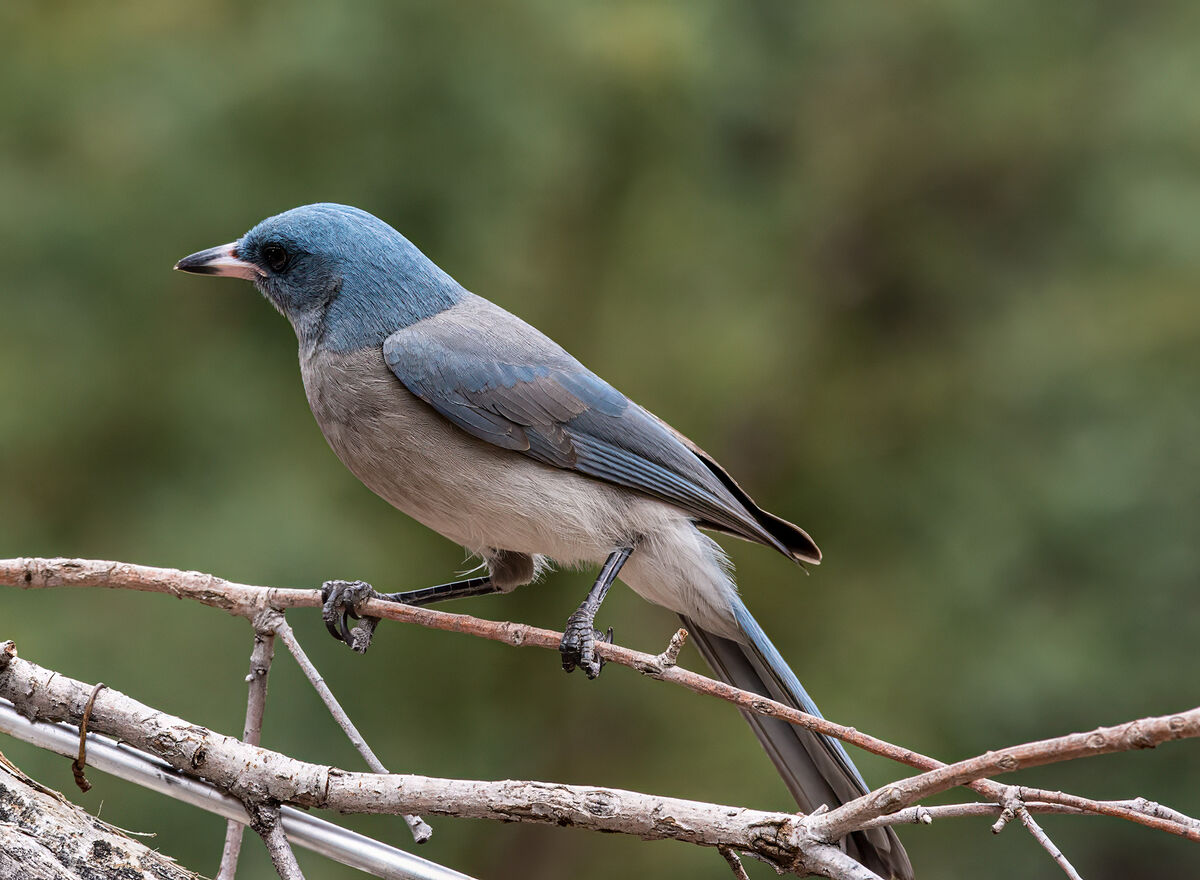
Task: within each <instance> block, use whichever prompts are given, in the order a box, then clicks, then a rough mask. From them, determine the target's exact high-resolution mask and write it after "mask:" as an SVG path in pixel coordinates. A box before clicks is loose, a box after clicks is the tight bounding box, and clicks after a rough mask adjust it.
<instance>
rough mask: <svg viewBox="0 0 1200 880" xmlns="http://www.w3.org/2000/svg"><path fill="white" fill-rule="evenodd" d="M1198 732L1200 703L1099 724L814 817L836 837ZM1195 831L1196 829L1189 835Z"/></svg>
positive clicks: (952, 767)
mask: <svg viewBox="0 0 1200 880" xmlns="http://www.w3.org/2000/svg"><path fill="white" fill-rule="evenodd" d="M1196 736H1200V707H1198V708H1195V709H1190V710H1188V711H1186V712H1180V713H1178V714H1174V715H1162V716H1159V717H1156V718H1141V719H1138V720H1136V721H1128V722H1126V723H1125V724H1118V725H1116V726H1114V727H1098V728H1096V729H1095V730H1093V731H1091V732H1087V733H1071V734H1067V735H1066V736H1059V737H1054V738H1053V739H1044V740H1039V741H1037V742H1031V743H1025V744H1024V745H1019V746H1012V747H1010V748H1007V749H1000V750H999V751H994V752H988V753H987V754H984V755H979V756H978V757H975V758H969V759H967V760H965V761H959V762H958V763H956V764H948V765H946V766H944V767H939V768H938V769H936V770H930V771H929V772H928V773H922V774H920V775H918V776H912V777H909V778H908V779H903V780H900V781H899V782H893V783H891V784H890V785H887V786H884V787H883V788H880V789H877V790H875V791H872V792H869V793H868V794H865V795H863V796H862V797H859V798H855V799H854V800H852V801H849V802H848V803H845V804H843V805H842V806H840V807H838V808H837V809H834V810H830V811H829V812H827V813H823V814H822V815H820V816H815V817H813V823H814V825H815V826H818V827H820V828H821V829H822V830H823V832H824V833H825V834H827V835H828V836H829V837H830V839H834V840H836V839H838V838H840V837H842V835H844V834H847V833H849V832H850V831H853V830H855V829H857V828H859V827H861V824H862V822H864V821H867V820H870V819H874V818H877V817H879V816H882V815H885V814H886V813H892V812H895V811H896V810H899V809H901V808H903V807H906V806H908V805H909V804H912V803H915V802H916V801H919V800H921V799H923V798H927V797H929V796H930V795H934V794H937V793H938V792H942V791H945V790H947V789H949V788H953V787H954V786H956V785H963V784H965V783H969V782H973V781H975V780H977V779H980V778H982V777H984V776H993V775H996V774H1000V773H1011V772H1012V771H1014V770H1022V769H1024V768H1026V767H1038V766H1041V765H1043V764H1054V763H1059V762H1062V761H1071V760H1074V759H1076V758H1084V757H1090V756H1092V755H1106V754H1111V753H1113V752H1127V751H1133V750H1134V749H1149V748H1154V747H1155V746H1157V745H1161V744H1162V743H1165V742H1169V741H1171V740H1176V739H1185V738H1189V737H1196ZM1194 833H1195V832H1194V830H1191V831H1190V833H1189V834H1188V835H1184V836H1191V834H1194Z"/></svg>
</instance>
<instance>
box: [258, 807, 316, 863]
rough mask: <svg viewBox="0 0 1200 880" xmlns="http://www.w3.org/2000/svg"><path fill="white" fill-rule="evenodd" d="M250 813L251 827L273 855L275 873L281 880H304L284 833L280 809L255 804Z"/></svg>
mask: <svg viewBox="0 0 1200 880" xmlns="http://www.w3.org/2000/svg"><path fill="white" fill-rule="evenodd" d="M249 812H250V827H251V828H253V829H254V830H255V832H256V833H257V834H258V836H259V837H261V838H262V839H263V843H265V844H266V846H267V852H269V853H270V854H271V864H273V865H274V866H275V872H276V873H277V874H279V877H280V880H304V872H302V871H301V870H300V863H299V862H297V861H296V854H295V853H294V852H292V847H291V845H290V844H289V843H288V841H287V835H286V834H284V833H283V822H281V821H280V819H279V807H272V806H267V805H265V804H255V805H254V806H252V807H250V808H249Z"/></svg>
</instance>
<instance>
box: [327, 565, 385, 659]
mask: <svg viewBox="0 0 1200 880" xmlns="http://www.w3.org/2000/svg"><path fill="white" fill-rule="evenodd" d="M374 594H375V590H374V589H373V588H372V587H371V585H370V584H368V583H365V582H364V581H326V582H325V583H324V584H322V585H321V602H322V606H321V619H322V620H324V621H325V629H327V630H329V634H330V635H331V636H333V637H334V638H335V639H337V640H338V641H339V642H345V643H346V644H347V645H351V646H353V645H354V637H353V636H352V635H351V632H350V626H349V623H348V621H349V619H350V618H353V619H354V620H360V619H361V618H360V617H359V614H358V610H357V609H358V606H359V604H360V603H362V602H363V601H364V600H365V599H368V598H370V597H371V596H372V595H374Z"/></svg>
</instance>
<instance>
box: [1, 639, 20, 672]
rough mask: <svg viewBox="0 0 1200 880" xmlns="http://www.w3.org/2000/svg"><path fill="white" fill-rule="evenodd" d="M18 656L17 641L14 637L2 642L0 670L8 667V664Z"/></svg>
mask: <svg viewBox="0 0 1200 880" xmlns="http://www.w3.org/2000/svg"><path fill="white" fill-rule="evenodd" d="M16 656H17V643H16V642H14V641H13V640H12V639H8V640H7V641H4V642H0V672H3V671H4V670H6V669H8V664H9V663H11V662H12V659H13V657H16Z"/></svg>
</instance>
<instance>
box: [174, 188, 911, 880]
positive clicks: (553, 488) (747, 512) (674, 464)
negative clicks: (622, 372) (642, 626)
mask: <svg viewBox="0 0 1200 880" xmlns="http://www.w3.org/2000/svg"><path fill="white" fill-rule="evenodd" d="M175 268H176V269H181V270H183V271H185V272H194V273H198V274H203V275H230V276H233V277H237V278H244V279H246V280H248V281H253V282H254V284H255V286H256V287H257V288H258V289H259V290H260V291H261V292H262V293H263V295H264V296H266V298H267V299H268V300H270V301H271V303H272V304H273V305H274V306H275V307H276V308H277V309H278V310H279V311H280V312H281V313H282V314H283V316H284V317H286V318H287V319H288V320H289V321H290V322H291V324H292V327H293V329H294V330H295V331H296V336H297V338H298V339H299V343H300V373H301V375H302V377H303V379H304V390H305V392H306V393H307V395H308V402H309V404H310V405H311V407H312V411H313V415H314V416H316V419H317V423H318V424H319V425H320V427H321V431H322V432H323V433H324V435H325V439H326V440H328V441H329V445H330V446H331V447H332V448H333V451H334V452H335V453H337V455H338V457H339V458H340V459H341V460H342V462H343V463H344V464H345V465H346V467H348V468H349V469H350V470H351V471H352V472H353V473H354V475H355V476H357V477H358V478H359V479H360V480H361V481H362V482H363V483H365V484H366V485H367V486H368V487H369V488H370V489H371V490H372V491H374V492H375V493H376V494H378V495H380V496H381V497H383V498H384V499H386V500H387V501H388V502H390V503H391V504H392V505H394V506H395V507H397V508H399V509H400V510H402V511H403V512H405V513H407V514H408V515H409V516H411V517H413V518H414V519H416V520H418V521H419V522H421V523H423V524H425V525H426V526H428V527H429V528H431V529H433V530H434V531H436V532H438V533H440V534H442V535H444V536H445V537H447V538H449V539H450V540H451V541H454V542H456V543H458V544H461V545H462V546H463V547H465V548H466V549H467V550H468V551H470V552H471V553H474V554H478V555H479V556H480V557H482V558H483V560H484V562H485V563H486V564H487V575H486V576H484V577H475V578H471V579H469V580H466V581H458V582H456V583H451V584H444V585H441V586H437V587H429V588H426V589H423V590H414V591H411V592H406V593H394V594H388V595H385V596H383V597H382V598H387V599H393V600H396V601H403V602H408V603H410V604H426V603H429V602H433V601H438V600H441V599H446V598H454V597H459V596H466V595H479V594H483V593H490V592H507V591H509V590H512V589H514V588H515V587H518V586H521V585H523V584H527V583H530V582H531V581H533V580H534V579H535V578H537V577H538V576H539V574H540V573H541V572H542V570H543V568H544V567H545V566H546V565H547V563H548V561H551V560H552V561H554V562H556V563H559V564H563V565H588V564H591V565H600V566H602V568H601V573H600V576H599V578H598V579H597V581H596V583H595V585H594V586H593V587H592V589H591V590H590V591H589V593H588V595H587V597H586V598H585V599H584V601H583V603H582V604H581V605H580V606H579V608H578V610H577V611H575V613H574V614H572V615H571V617H570V618H569V620H568V622H567V626H566V628H565V630H566V631H565V635H564V637H563V644H562V646H561V652H562V657H563V665H564V667H565V668H566V669H567V670H568V671H570V670H571V669H573V668H574V667H576V666H579V667H580V668H582V669H583V670H584V671H585V672H586V673H587V674H588V676H589V677H595V675H596V674H597V673H598V672H599V670H600V662H599V659H598V658H597V656H596V653H595V643H596V641H597V640H599V639H603V638H605V636H604V635H602V634H601V633H599V632H597V631H596V630H595V628H594V626H595V625H594V619H595V616H596V612H597V610H598V609H599V607H600V603H601V601H602V600H603V598H604V595H605V593H606V592H607V591H608V588H609V586H611V584H612V582H613V581H614V580H615V578H616V577H617V575H618V574H619V575H620V578H621V580H622V581H624V582H625V583H626V584H628V585H629V586H630V587H632V588H633V590H634V591H636V592H637V593H639V594H640V595H642V596H643V597H645V598H646V599H648V600H649V601H651V602H653V603H655V604H658V605H662V606H664V607H666V608H669V609H670V610H672V611H674V612H676V613H677V614H679V616H680V617H681V618H682V619H683V621H684V625H685V626H686V627H687V629H688V631H689V633H691V635H692V636H693V638H694V639H695V642H696V644H697V646H698V647H699V650H700V653H701V654H702V655H703V656H704V659H705V660H706V661H707V662H708V663H709V665H710V666H712V668H713V671H714V672H715V673H716V674H717V675H718V676H720V677H721V678H722V679H723V680H724V681H726V682H729V683H730V684H732V685H735V686H736V687H739V688H743V689H746V690H751V691H754V692H756V693H759V694H762V695H764V696H767V697H771V698H772V699H775V700H778V701H780V702H782V703H786V704H788V705H790V706H793V707H795V708H797V709H801V710H803V711H805V712H808V713H810V714H813V715H816V714H819V713H818V710H817V707H816V705H815V704H814V703H813V701H812V699H811V698H810V697H809V695H808V693H807V692H806V691H805V690H804V688H803V687H802V686H801V684H800V682H799V681H798V680H797V678H796V676H795V674H794V673H793V672H792V670H791V669H790V668H788V665H787V664H786V663H785V662H784V660H783V658H782V657H781V656H780V655H779V652H778V651H777V650H776V649H775V646H774V645H772V644H771V642H770V640H768V638H767V637H766V635H765V634H764V633H763V631H762V628H761V627H760V626H759V625H758V623H757V622H756V621H755V620H754V618H753V617H751V616H750V612H749V611H748V610H747V609H746V606H745V605H744V604H743V603H742V600H741V599H740V598H739V597H738V593H737V588H736V586H735V584H734V581H733V578H732V576H731V573H730V566H729V564H728V561H727V559H726V556H725V554H724V552H723V551H722V549H721V547H720V546H719V545H718V544H717V543H716V542H715V541H713V540H712V539H711V538H710V537H708V536H707V535H706V534H705V533H704V532H703V531H701V530H702V529H705V530H709V531H716V532H721V533H724V534H727V535H734V536H736V537H739V538H744V539H746V540H748V541H753V542H756V543H759V544H764V545H766V546H768V547H772V548H774V549H775V550H777V551H779V552H780V553H782V554H783V555H784V556H786V557H788V558H789V559H791V560H793V561H794V562H796V563H805V562H808V563H812V564H816V563H818V562H820V559H821V551H820V550H818V549H817V545H816V544H815V543H813V540H812V539H811V538H810V537H809V536H808V535H807V534H806V533H805V532H804V531H803V530H802V529H800V528H798V527H797V526H794V525H792V524H791V523H789V522H786V521H784V520H782V519H780V518H778V517H776V516H773V515H771V514H770V513H767V512H766V511H764V510H763V509H761V508H760V507H759V506H758V505H757V504H755V503H754V501H753V500H752V499H751V498H750V496H749V495H748V494H746V492H745V491H744V490H743V489H742V488H741V487H740V486H739V485H738V484H737V483H735V482H734V481H733V478H732V477H730V476H729V474H727V473H726V472H725V470H724V469H723V468H722V467H721V466H720V465H719V464H717V463H716V461H714V460H713V459H712V457H711V456H709V455H708V454H707V453H705V452H704V451H703V450H702V449H700V447H698V446H697V445H696V444H694V443H692V442H691V441H690V440H688V439H687V438H686V437H684V436H683V435H682V434H680V433H679V432H678V431H676V430H675V429H674V428H672V427H671V426H670V425H668V424H667V423H666V422H664V421H662V420H661V419H659V418H658V417H657V416H655V415H654V414H653V413H650V412H649V411H647V410H645V409H643V408H642V407H640V406H638V405H637V404H636V403H633V402H632V401H631V400H629V398H627V397H626V396H625V395H624V394H622V393H621V392H619V391H617V390H616V389H615V388H613V387H612V386H611V385H609V384H608V383H607V382H605V381H604V380H603V379H601V378H600V377H599V376H597V375H596V374H595V373H593V372H591V371H590V370H588V369H587V368H586V367H585V366H583V364H581V363H580V362H579V361H577V360H576V359H575V358H573V357H571V355H569V354H568V353H567V352H566V351H565V350H563V349H562V348H561V347H560V346H559V345H557V344H555V343H554V342H553V341H552V340H550V339H549V338H548V337H546V336H545V335H543V334H542V333H540V332H539V331H538V330H536V329H535V328H533V327H531V326H530V325H529V324H527V323H525V322H524V321H522V320H521V319H520V318H518V317H516V316H515V315H512V314H510V313H509V312H507V311H505V310H504V309H502V308H500V307H499V306H497V305H495V304H493V303H491V302H489V301H488V300H486V299H483V298H482V297H479V296H476V295H475V294H473V293H470V292H469V291H467V290H465V289H464V288H463V287H462V286H461V285H459V284H458V283H457V282H456V281H455V280H454V279H453V278H451V277H450V276H449V275H447V274H446V273H445V272H443V271H442V270H441V269H440V268H438V266H436V265H435V264H434V263H433V262H432V261H431V260H430V259H428V258H427V257H426V256H425V255H424V254H423V253H421V251H419V250H418V249H417V248H416V247H415V246H414V245H413V244H412V243H411V242H410V241H409V240H408V239H406V238H405V237H404V236H402V235H401V234H400V233H398V232H396V230H394V229H393V228H392V227H391V226H389V225H388V224H386V223H384V222H383V221H382V220H379V219H378V218H376V217H374V216H372V215H371V214H368V213H367V212H365V211H361V210H359V209H357V208H351V207H347V206H344V205H334V204H317V205H308V206H305V207H301V208H295V209H293V210H291V211H287V212H285V213H283V214H279V215H277V216H275V217H271V218H268V219H267V220H264V221H263V222H261V223H259V224H258V225H257V226H255V227H254V228H253V229H251V230H250V231H249V232H247V233H246V234H245V235H243V236H242V237H241V238H240V239H238V240H237V241H235V242H233V243H231V244H227V245H222V246H220V247H215V248H210V249H209V250H205V251H201V252H199V253H196V254H192V255H191V256H189V257H186V258H184V259H182V260H180V261H179V263H178V264H177V265H176V266H175ZM326 594H327V598H328V601H327V604H326V621H327V623H330V624H331V630H333V631H334V633H335V635H337V634H339V633H340V634H341V635H342V636H343V637H345V636H348V635H349V634H348V632H347V630H346V624H345V615H346V614H347V613H352V612H353V611H354V608H355V606H356V604H357V603H358V602H360V601H361V600H362V599H363V598H365V597H366V596H367V595H377V594H375V593H374V592H373V591H371V590H370V588H369V587H367V586H366V585H363V584H358V583H353V582H336V581H335V582H330V583H329V584H327V586H326ZM339 609H341V617H340V618H339V616H338V612H339ZM609 637H610V638H611V631H610V632H609ZM746 717H747V720H748V721H749V723H750V725H751V726H752V727H753V728H754V732H755V733H756V734H757V735H758V738H759V739H760V740H761V741H762V744H763V746H764V748H765V749H766V751H767V753H768V754H769V755H770V757H771V760H772V761H773V762H774V763H775V766H776V767H777V768H778V770H779V773H780V775H781V776H782V777H783V780H784V782H785V783H786V785H787V787H788V788H789V789H790V791H791V793H792V795H793V796H794V797H795V798H796V801H797V803H798V804H799V806H800V808H801V809H802V810H804V811H806V812H810V811H812V810H814V809H816V808H818V807H820V806H821V805H822V804H825V805H828V806H829V807H834V806H837V805H838V804H842V803H844V802H846V801H848V800H850V799H852V798H855V797H858V796H859V795H861V794H863V793H865V792H866V791H867V787H866V784H865V783H864V782H863V779H862V777H861V776H860V775H859V773H858V771H857V769H856V768H855V766H854V764H853V763H852V762H851V760H850V758H849V756H848V755H847V754H846V752H845V750H844V749H843V748H842V746H841V744H840V743H838V742H837V741H836V740H832V739H829V738H827V737H825V736H822V735H819V734H815V733H812V732H810V731H807V730H804V729H802V728H799V727H794V726H793V725H790V724H786V723H784V722H782V721H778V720H774V719H770V718H763V717H761V716H755V715H747V716H746ZM844 845H845V846H846V848H847V851H848V852H849V853H850V854H851V855H853V856H854V857H855V858H857V859H859V860H860V861H861V862H862V863H863V864H865V865H866V866H867V867H869V868H871V869H872V870H874V871H875V872H876V873H879V874H881V875H883V876H884V877H897V878H907V877H910V876H911V875H912V868H911V866H910V864H909V861H908V857H907V855H906V854H905V852H904V848H903V847H902V846H901V845H900V841H899V840H898V839H897V838H896V836H895V834H894V833H893V831H892V830H891V829H890V828H879V829H874V830H871V831H866V832H856V833H854V834H852V835H850V837H848V838H847V839H846V841H845V842H844Z"/></svg>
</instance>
